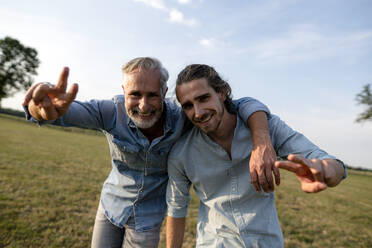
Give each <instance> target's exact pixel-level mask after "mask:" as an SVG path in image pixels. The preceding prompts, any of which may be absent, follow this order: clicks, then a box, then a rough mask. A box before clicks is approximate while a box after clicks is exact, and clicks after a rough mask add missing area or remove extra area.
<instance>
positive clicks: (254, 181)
mask: <svg viewBox="0 0 372 248" xmlns="http://www.w3.org/2000/svg"><path fill="white" fill-rule="evenodd" d="M251 184H252V185H253V187H254V188H255V190H256V191H257V192H261V188H260V185H259V184H258V177H257V172H256V170H252V171H251Z"/></svg>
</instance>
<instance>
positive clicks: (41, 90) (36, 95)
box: [32, 83, 56, 105]
mask: <svg viewBox="0 0 372 248" xmlns="http://www.w3.org/2000/svg"><path fill="white" fill-rule="evenodd" d="M48 94H56V89H55V88H54V87H53V86H50V85H48V84H45V83H42V84H39V85H38V86H37V87H36V88H35V89H34V90H33V93H32V98H33V100H34V102H35V104H36V105H38V104H39V103H40V102H42V101H43V99H44V97H46V96H47V95H48Z"/></svg>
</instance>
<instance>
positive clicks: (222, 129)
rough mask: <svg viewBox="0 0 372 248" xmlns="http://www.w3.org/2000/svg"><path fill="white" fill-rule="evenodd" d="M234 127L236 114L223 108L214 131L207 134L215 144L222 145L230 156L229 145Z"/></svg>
mask: <svg viewBox="0 0 372 248" xmlns="http://www.w3.org/2000/svg"><path fill="white" fill-rule="evenodd" d="M235 127H236V115H235V114H231V113H229V112H228V111H227V110H226V109H225V114H224V115H223V117H222V120H221V123H220V125H219V127H218V129H217V130H216V132H214V133H210V134H208V136H209V137H210V138H211V139H212V140H213V141H214V142H216V143H217V144H219V145H220V146H222V147H223V148H224V149H225V150H226V152H227V153H228V154H229V156H230V158H231V145H232V141H233V138H234V130H235Z"/></svg>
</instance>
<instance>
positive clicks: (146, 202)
mask: <svg viewBox="0 0 372 248" xmlns="http://www.w3.org/2000/svg"><path fill="white" fill-rule="evenodd" d="M164 104H165V107H164V110H165V114H166V118H165V125H164V135H163V136H162V137H158V138H156V139H154V140H153V141H152V142H151V143H150V142H149V141H148V139H147V138H146V137H145V136H144V135H143V134H142V132H141V131H140V130H139V129H138V128H137V126H136V125H135V124H134V123H133V122H132V120H131V119H130V118H129V117H128V115H127V113H126V110H125V107H124V96H123V95H119V96H116V97H114V98H113V100H92V101H89V102H79V101H74V102H73V103H72V104H71V105H70V107H69V109H68V111H67V112H66V114H65V115H64V116H62V117H61V118H59V119H57V120H56V121H54V122H52V123H50V122H48V121H47V122H46V123H50V124H53V125H60V126H78V127H84V128H95V129H99V130H102V132H103V133H104V134H105V136H106V138H107V141H108V144H109V147H110V155H111V164H112V170H111V172H110V175H109V176H108V178H107V179H106V181H105V182H104V184H103V188H102V193H101V203H102V205H103V208H104V209H105V214H106V216H107V218H108V219H109V220H110V221H111V222H112V223H113V224H114V225H116V226H118V227H123V225H124V224H126V222H127V220H128V218H129V217H130V216H132V215H133V216H134V220H135V229H136V230H137V231H144V230H148V229H151V228H153V227H156V226H159V225H161V223H162V221H163V218H164V215H165V212H166V201H165V194H166V186H167V182H168V174H167V157H168V153H169V151H170V149H171V147H172V145H173V144H174V143H175V141H177V140H178V138H179V137H181V135H182V133H183V128H184V124H185V120H186V119H187V118H186V117H185V116H184V114H183V112H182V110H181V108H180V107H179V106H178V104H177V103H176V101H175V100H174V99H165V101H164ZM235 105H237V106H238V107H239V114H240V115H241V116H242V118H243V119H244V120H247V119H248V117H249V116H250V115H251V114H252V113H254V112H256V111H265V112H266V113H269V110H268V108H267V107H266V106H265V105H263V104H262V103H260V102H259V101H257V100H255V99H253V98H249V97H246V98H242V99H240V100H238V101H235ZM25 111H26V116H27V119H29V120H30V121H34V122H37V123H38V124H43V123H45V122H38V121H36V120H35V119H33V118H32V117H31V116H30V114H29V113H28V111H27V108H25ZM187 126H190V125H187ZM86 166H87V165H86Z"/></svg>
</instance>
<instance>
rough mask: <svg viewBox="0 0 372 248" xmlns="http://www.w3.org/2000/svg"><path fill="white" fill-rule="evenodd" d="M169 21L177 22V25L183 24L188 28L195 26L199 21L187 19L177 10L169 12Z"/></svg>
mask: <svg viewBox="0 0 372 248" xmlns="http://www.w3.org/2000/svg"><path fill="white" fill-rule="evenodd" d="M169 21H170V22H175V23H181V24H184V25H187V26H190V27H192V26H195V25H196V24H197V21H196V20H195V19H193V18H192V19H185V17H184V15H183V13H182V12H181V11H178V10H176V9H172V10H171V11H169Z"/></svg>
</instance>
